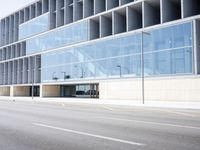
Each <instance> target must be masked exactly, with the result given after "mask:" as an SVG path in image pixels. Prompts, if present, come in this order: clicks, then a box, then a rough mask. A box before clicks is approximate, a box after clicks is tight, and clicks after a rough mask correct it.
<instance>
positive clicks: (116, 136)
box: [0, 101, 200, 150]
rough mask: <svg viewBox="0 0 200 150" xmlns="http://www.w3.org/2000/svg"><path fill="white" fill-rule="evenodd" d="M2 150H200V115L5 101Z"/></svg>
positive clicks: (0, 113)
mask: <svg viewBox="0 0 200 150" xmlns="http://www.w3.org/2000/svg"><path fill="white" fill-rule="evenodd" d="M0 150H200V110H183V109H166V108H150V107H149V108H147V107H125V106H111V105H94V104H72V103H65V104H62V103H57V104H47V103H38V102H11V101H0Z"/></svg>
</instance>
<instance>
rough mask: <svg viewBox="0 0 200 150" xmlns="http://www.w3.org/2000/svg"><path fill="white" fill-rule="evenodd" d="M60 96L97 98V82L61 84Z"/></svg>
mask: <svg viewBox="0 0 200 150" xmlns="http://www.w3.org/2000/svg"><path fill="white" fill-rule="evenodd" d="M60 96H61V97H77V98H99V84H78V85H61V86H60Z"/></svg>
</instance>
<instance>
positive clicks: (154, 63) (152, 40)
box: [144, 23, 193, 76]
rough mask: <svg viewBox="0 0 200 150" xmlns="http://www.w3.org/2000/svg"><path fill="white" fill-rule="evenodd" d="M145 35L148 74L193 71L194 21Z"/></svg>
mask: <svg viewBox="0 0 200 150" xmlns="http://www.w3.org/2000/svg"><path fill="white" fill-rule="evenodd" d="M148 33H149V34H148V35H144V70H145V75H146V76H155V75H171V74H189V73H192V71H193V67H192V66H193V59H192V58H193V57H192V55H193V44H192V41H193V40H192V37H193V35H192V23H185V24H180V25H175V26H170V27H167V28H162V29H158V30H153V31H148Z"/></svg>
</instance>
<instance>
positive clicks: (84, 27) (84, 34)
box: [26, 21, 88, 54]
mask: <svg viewBox="0 0 200 150" xmlns="http://www.w3.org/2000/svg"><path fill="white" fill-rule="evenodd" d="M87 40H88V21H82V22H79V23H75V24H72V25H69V26H66V27H63V28H58V29H55V30H53V31H50V32H48V33H45V34H43V35H40V36H37V37H34V38H31V39H28V40H27V42H26V49H27V54H33V53H37V52H41V51H46V50H49V49H55V48H59V47H63V46H66V45H71V44H76V43H79V42H83V41H87Z"/></svg>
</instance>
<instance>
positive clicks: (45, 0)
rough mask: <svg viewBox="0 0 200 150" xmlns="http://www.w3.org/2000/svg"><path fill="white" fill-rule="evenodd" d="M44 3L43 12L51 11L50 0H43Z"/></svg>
mask: <svg viewBox="0 0 200 150" xmlns="http://www.w3.org/2000/svg"><path fill="white" fill-rule="evenodd" d="M42 3H43V5H42V12H43V13H46V12H48V11H49V0H43V1H42Z"/></svg>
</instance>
